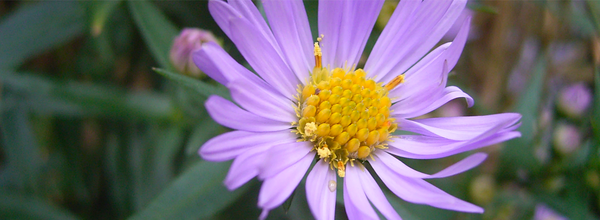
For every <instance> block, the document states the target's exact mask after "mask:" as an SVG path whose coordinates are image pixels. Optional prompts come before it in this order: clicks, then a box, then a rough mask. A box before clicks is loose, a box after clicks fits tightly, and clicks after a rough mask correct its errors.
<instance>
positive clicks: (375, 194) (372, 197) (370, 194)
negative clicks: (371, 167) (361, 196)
mask: <svg viewBox="0 0 600 220" xmlns="http://www.w3.org/2000/svg"><path fill="white" fill-rule="evenodd" d="M357 174H358V175H359V179H360V184H361V185H362V188H363V190H364V192H365V194H366V195H367V198H368V199H369V201H371V203H373V205H374V206H375V207H376V208H377V210H379V212H381V214H383V216H385V218H387V219H402V218H400V216H399V215H398V213H397V212H396V210H394V207H392V205H390V203H389V202H388V200H387V198H385V195H384V194H383V192H382V191H381V188H379V186H378V185H377V182H375V180H374V179H373V177H372V176H371V174H369V172H367V171H362V172H361V171H359V172H357Z"/></svg>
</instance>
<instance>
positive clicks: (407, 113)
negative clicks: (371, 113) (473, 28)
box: [384, 18, 473, 118]
mask: <svg viewBox="0 0 600 220" xmlns="http://www.w3.org/2000/svg"><path fill="white" fill-rule="evenodd" d="M469 24H470V18H469V19H467V20H466V21H465V22H464V23H463V26H462V28H461V30H460V31H459V33H458V35H457V36H456V38H455V39H454V41H453V42H452V43H447V44H444V45H442V46H440V47H438V48H436V49H435V50H434V51H432V52H431V53H429V54H428V55H427V56H425V57H424V58H423V59H422V60H421V61H419V62H418V63H417V64H415V66H414V67H412V68H411V69H410V70H408V71H407V72H406V73H405V82H404V83H402V84H401V85H399V86H398V87H397V88H395V89H393V90H392V91H390V96H391V97H397V99H398V100H399V101H398V103H396V104H395V105H394V106H392V108H391V109H392V110H394V113H393V114H394V116H396V117H400V118H411V117H416V116H421V115H423V114H426V113H429V112H431V111H433V110H435V109H437V108H438V107H440V106H442V105H443V104H445V103H447V102H448V101H450V100H453V99H455V98H465V99H466V100H467V104H468V105H469V106H472V105H473V99H472V98H471V97H470V96H469V95H468V94H466V93H464V92H463V91H462V90H460V89H459V88H457V87H446V82H447V78H448V73H449V71H450V70H451V69H452V68H454V66H455V65H456V63H457V62H458V58H459V57H460V54H461V53H462V50H463V48H464V45H465V43H466V40H467V34H468V31H469ZM394 74H401V72H399V73H394ZM394 74H391V75H390V76H389V77H387V78H386V79H384V80H388V79H391V78H393V77H395V75H394ZM390 77H391V78H390ZM432 79H434V80H432Z"/></svg>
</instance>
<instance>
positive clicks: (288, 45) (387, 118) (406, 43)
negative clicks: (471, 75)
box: [193, 0, 521, 219]
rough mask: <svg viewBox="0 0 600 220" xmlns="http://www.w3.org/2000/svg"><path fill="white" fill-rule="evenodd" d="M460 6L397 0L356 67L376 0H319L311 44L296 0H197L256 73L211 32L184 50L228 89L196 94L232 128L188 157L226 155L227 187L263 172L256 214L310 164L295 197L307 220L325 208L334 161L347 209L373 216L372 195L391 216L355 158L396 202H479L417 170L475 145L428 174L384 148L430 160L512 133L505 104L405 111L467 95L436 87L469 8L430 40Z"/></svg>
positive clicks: (460, 41)
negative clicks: (455, 111) (482, 111)
mask: <svg viewBox="0 0 600 220" xmlns="http://www.w3.org/2000/svg"><path fill="white" fill-rule="evenodd" d="M465 4H466V1H463V0H456V1H424V2H422V1H401V2H400V3H399V5H398V7H397V9H396V10H395V11H394V13H393V15H392V17H391V19H390V20H389V22H388V24H387V26H386V27H385V29H384V30H383V32H382V34H381V36H380V37H379V39H378V40H377V43H376V44H375V46H374V48H373V51H372V52H371V54H370V56H369V59H368V60H367V61H366V64H365V66H364V68H357V66H356V65H357V63H358V61H359V58H360V56H361V54H362V52H363V49H364V47H365V44H366V42H367V39H368V37H369V35H370V32H371V30H372V28H373V26H374V24H375V20H376V18H377V15H378V13H379V11H380V10H381V8H382V5H383V1H381V0H379V1H320V2H319V11H318V14H319V20H318V22H319V23H318V24H319V27H318V31H319V33H318V34H319V36H320V37H319V38H318V39H317V42H316V43H314V41H313V38H312V34H311V31H310V27H309V23H308V19H307V14H306V12H305V10H304V5H303V3H302V1H299V0H298V1H276V0H272V1H271V0H265V1H263V6H264V10H265V14H266V17H267V19H268V22H269V25H267V23H266V21H265V20H264V19H263V17H262V15H261V14H260V12H259V11H258V9H257V8H256V6H255V5H254V4H253V3H252V2H251V1H249V0H248V1H242V0H231V1H229V2H224V1H217V0H214V1H210V2H209V9H210V11H211V14H212V16H213V18H214V19H215V21H216V22H217V24H218V25H219V26H220V27H221V29H222V30H223V32H224V33H225V34H227V36H228V37H229V38H230V39H231V40H232V41H233V43H234V44H235V45H236V46H237V48H238V49H239V51H240V52H241V54H242V55H243V56H244V58H245V59H246V61H248V63H249V64H250V66H251V67H252V68H253V69H254V70H255V71H256V74H257V75H255V74H254V73H252V72H250V71H249V70H248V69H246V68H245V67H243V66H242V65H240V64H239V63H237V62H236V61H235V60H234V59H233V58H232V57H231V56H229V55H228V54H227V53H226V52H225V51H224V50H223V49H222V48H221V47H220V46H219V45H217V44H216V43H213V42H208V43H205V44H204V45H203V46H202V49H201V50H198V51H197V52H196V53H194V56H193V58H194V61H195V63H196V64H197V65H198V67H199V68H200V70H202V71H203V72H205V73H206V74H207V75H208V76H210V77H211V78H213V79H214V80H216V81H218V82H219V83H221V84H223V85H225V86H227V87H228V88H229V89H230V91H231V96H232V98H233V100H234V101H235V103H233V102H231V101H229V100H226V99H224V98H221V97H218V96H211V97H210V98H209V99H208V100H207V102H206V108H207V110H208V112H209V113H210V115H211V116H212V118H213V119H214V120H215V121H217V122H219V123H220V124H222V125H224V126H227V127H230V128H232V129H234V131H231V132H228V133H225V134H222V135H219V136H217V137H215V138H213V139H211V140H209V141H208V142H206V143H205V144H204V145H203V146H202V147H201V149H200V155H201V156H202V157H203V158H204V159H206V160H211V161H226V160H231V159H233V160H234V162H233V164H232V166H231V168H230V170H229V173H228V175H227V177H226V179H225V185H226V186H227V187H228V188H229V189H235V188H238V187H239V186H241V185H243V184H245V183H246V182H248V181H249V180H250V179H252V178H254V177H258V178H259V179H260V180H263V181H264V182H263V185H262V188H261V190H260V194H259V198H258V206H259V207H261V208H262V209H263V213H262V214H261V218H265V217H266V216H267V214H268V212H269V210H272V209H274V208H276V207H278V206H280V205H281V204H282V203H283V202H284V201H285V200H286V199H287V198H288V197H289V196H290V195H291V194H292V192H293V191H294V189H295V188H296V187H297V186H298V184H299V183H300V182H301V180H302V178H303V177H304V176H305V174H306V173H307V172H309V173H308V177H307V179H306V196H307V199H308V204H309V207H310V209H311V211H312V213H313V215H314V216H315V218H317V219H333V218H334V210H335V204H336V193H337V189H338V187H337V186H338V182H337V179H338V178H337V177H336V173H337V176H339V177H341V178H342V179H343V187H342V188H343V199H344V205H345V208H346V213H347V214H348V217H349V218H350V219H377V218H378V215H377V213H376V212H375V210H374V209H373V207H372V206H371V204H372V205H374V206H375V207H376V208H377V209H378V210H379V212H380V213H381V214H382V215H383V216H385V217H386V218H388V219H399V218H400V216H398V214H397V213H396V211H395V210H394V209H393V208H392V206H391V205H390V204H389V202H388V201H387V199H386V197H385V195H384V193H383V191H382V190H381V189H380V188H379V186H378V185H377V183H376V181H375V179H374V178H373V176H372V175H374V174H375V173H371V171H369V170H368V169H366V167H365V166H370V167H372V170H373V171H375V172H376V173H377V175H378V176H379V178H380V179H381V181H382V182H383V183H384V184H386V186H387V187H388V188H389V189H390V190H391V191H392V192H393V193H394V194H396V195H397V196H399V197H400V198H402V199H404V200H406V201H409V202H413V203H418V204H427V205H430V206H433V207H437V208H442V209H449V210H456V211H462V212H476V213H481V212H483V209H482V208H480V207H477V206H475V205H473V204H470V203H467V202H465V201H462V200H460V199H458V198H455V197H453V196H451V195H449V194H447V193H445V192H444V191H442V190H440V189H438V188H437V187H435V186H434V185H432V184H430V183H428V182H426V181H425V180H424V179H429V178H443V177H448V176H452V175H455V174H458V173H461V172H464V171H466V170H469V169H471V168H473V167H475V166H477V165H478V164H480V163H481V162H482V161H483V160H484V159H485V158H486V154H484V153H476V154H473V155H471V156H468V157H466V158H465V159H463V160H461V161H460V162H458V163H456V164H454V165H451V166H450V167H448V168H446V169H444V170H442V171H440V172H438V173H436V174H432V175H428V174H424V173H421V172H418V171H416V170H413V169H412V168H410V167H408V166H407V165H405V164H404V163H403V162H401V161H400V160H398V159H397V158H396V157H404V158H411V159H435V158H442V157H447V156H450V155H454V154H458V153H462V152H465V151H470V150H474V149H478V148H481V147H485V146H488V145H492V144H496V143H499V142H502V141H506V140H509V139H512V138H515V137H519V136H520V133H519V132H517V131H515V129H516V128H517V127H518V126H519V125H520V124H519V120H520V118H521V116H520V115H519V114H515V113H505V114H496V115H488V116H470V117H446V118H428V119H414V120H413V119H412V118H415V117H418V116H421V115H424V114H427V113H429V112H431V111H433V110H435V109H437V108H439V107H440V106H442V105H444V104H445V103H447V102H449V101H450V100H453V99H456V98H465V99H466V101H467V103H468V105H469V106H472V105H473V99H472V98H471V97H470V96H469V95H467V94H466V93H464V92H463V91H462V90H460V89H459V88H457V87H455V86H447V85H446V83H447V77H448V73H449V72H450V70H452V69H453V68H454V66H455V65H456V63H457V61H458V58H459V57H460V54H461V53H462V50H463V47H464V45H465V42H466V40H467V36H468V32H469V24H470V18H467V19H465V21H464V22H462V23H461V28H460V31H458V33H457V34H456V37H455V38H454V40H453V42H452V43H445V44H442V45H441V46H439V47H437V48H435V49H434V50H431V49H432V48H433V47H434V46H435V45H436V44H437V43H438V42H439V41H440V39H442V37H443V36H444V34H445V33H446V32H447V31H448V30H449V29H450V27H451V26H452V24H454V23H455V21H456V19H457V18H458V17H459V16H460V15H461V12H462V11H463V9H464V7H465ZM236 104H237V105H236ZM238 105H239V107H238ZM240 107H241V108H240ZM396 130H402V131H408V132H410V133H411V134H395V133H394V132H395V131H396ZM315 159H316V164H314V167H313V168H312V170H309V168H310V167H311V163H313V161H315Z"/></svg>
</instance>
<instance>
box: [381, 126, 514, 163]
mask: <svg viewBox="0 0 600 220" xmlns="http://www.w3.org/2000/svg"><path fill="white" fill-rule="evenodd" d="M518 126H519V124H518V123H517V124H514V125H510V126H506V124H498V125H496V126H495V127H493V128H491V129H489V130H487V131H485V132H483V133H481V134H480V135H479V136H477V137H476V138H473V139H471V140H466V141H464V140H463V141H460V140H450V139H446V138H443V137H433V136H425V135H401V136H399V137H398V138H394V139H392V142H390V143H389V145H388V146H389V148H388V149H387V150H386V151H387V152H389V153H391V154H394V155H397V156H401V157H406V158H414V159H435V158H442V157H447V156H450V155H454V154H457V153H462V152H465V151H469V150H474V149H477V148H481V147H485V146H489V145H492V144H496V143H500V142H503V141H506V140H510V139H513V138H516V137H520V135H521V134H520V133H519V132H518V131H513V130H515V129H516V128H518Z"/></svg>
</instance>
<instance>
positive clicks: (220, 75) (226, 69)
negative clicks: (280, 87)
mask: <svg viewBox="0 0 600 220" xmlns="http://www.w3.org/2000/svg"><path fill="white" fill-rule="evenodd" d="M192 56H193V58H192V59H193V60H194V63H195V64H196V66H198V68H199V69H200V70H202V72H204V73H206V75H208V76H210V77H211V78H212V79H214V80H215V81H217V82H219V83H221V84H223V85H227V84H229V82H231V81H233V80H235V79H243V80H247V81H250V82H253V83H255V84H257V85H260V86H263V87H268V84H267V83H266V82H265V81H263V80H262V79H260V78H258V76H256V74H254V73H252V72H250V71H249V70H248V69H246V68H245V67H243V66H242V65H240V64H239V63H238V62H237V61H235V60H234V59H233V58H232V57H231V56H230V55H229V54H227V52H225V50H223V48H221V46H219V45H218V44H216V43H214V42H207V43H204V44H203V45H202V49H200V50H198V51H196V52H194V54H193V55H192Z"/></svg>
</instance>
